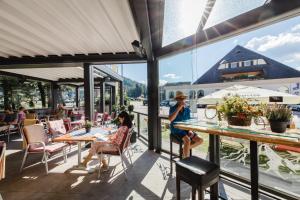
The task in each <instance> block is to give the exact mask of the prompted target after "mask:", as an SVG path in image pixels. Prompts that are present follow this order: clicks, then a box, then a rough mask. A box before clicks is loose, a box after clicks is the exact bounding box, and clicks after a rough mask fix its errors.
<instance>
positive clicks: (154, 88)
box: [147, 59, 161, 151]
mask: <svg viewBox="0 0 300 200" xmlns="http://www.w3.org/2000/svg"><path fill="white" fill-rule="evenodd" d="M158 75H159V72H158V61H157V60H156V59H155V60H153V61H148V62H147V79H148V84H147V88H148V149H149V150H153V149H154V148H156V149H157V150H158V151H159V150H160V143H161V141H158V139H159V138H158V134H160V133H159V132H158V124H159V123H158V120H159V116H158V115H159V94H158V84H159V83H158V80H159V77H158Z"/></svg>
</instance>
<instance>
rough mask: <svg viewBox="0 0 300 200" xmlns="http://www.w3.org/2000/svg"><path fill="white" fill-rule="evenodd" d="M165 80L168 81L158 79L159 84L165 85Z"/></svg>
mask: <svg viewBox="0 0 300 200" xmlns="http://www.w3.org/2000/svg"><path fill="white" fill-rule="evenodd" d="M167 82H168V81H166V80H162V79H160V80H159V86H163V85H165V84H166V83H167Z"/></svg>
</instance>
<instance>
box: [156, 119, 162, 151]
mask: <svg viewBox="0 0 300 200" xmlns="http://www.w3.org/2000/svg"><path fill="white" fill-rule="evenodd" d="M161 120H162V118H160V117H159V118H158V124H157V126H158V127H157V136H156V148H155V149H156V150H155V152H156V153H160V152H161V124H162V123H161Z"/></svg>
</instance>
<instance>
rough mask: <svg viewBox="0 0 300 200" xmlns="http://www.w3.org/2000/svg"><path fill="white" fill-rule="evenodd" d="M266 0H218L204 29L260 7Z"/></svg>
mask: <svg viewBox="0 0 300 200" xmlns="http://www.w3.org/2000/svg"><path fill="white" fill-rule="evenodd" d="M265 2H266V0H251V1H249V0H231V1H225V0H217V1H216V3H215V5H214V7H213V9H212V11H211V13H210V15H209V17H208V20H207V22H206V24H205V26H204V29H207V28H209V27H212V26H215V25H216V24H219V23H221V22H224V21H226V20H228V19H230V18H233V17H236V16H238V15H240V14H242V13H245V12H248V11H250V10H253V9H255V8H257V7H260V6H262V5H263V4H264V3H265Z"/></svg>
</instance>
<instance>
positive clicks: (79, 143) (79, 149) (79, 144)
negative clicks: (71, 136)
mask: <svg viewBox="0 0 300 200" xmlns="http://www.w3.org/2000/svg"><path fill="white" fill-rule="evenodd" d="M77 145H78V166H79V165H80V163H81V142H78V143H77Z"/></svg>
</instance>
